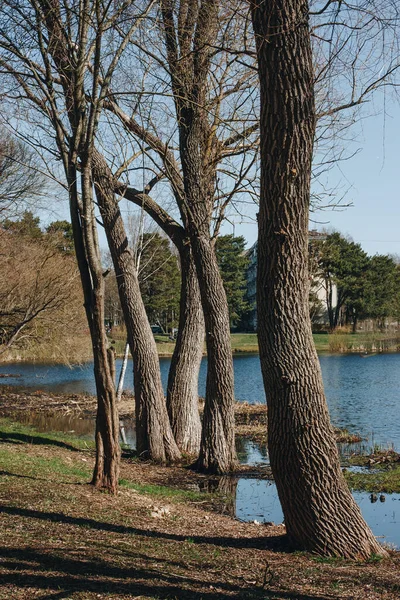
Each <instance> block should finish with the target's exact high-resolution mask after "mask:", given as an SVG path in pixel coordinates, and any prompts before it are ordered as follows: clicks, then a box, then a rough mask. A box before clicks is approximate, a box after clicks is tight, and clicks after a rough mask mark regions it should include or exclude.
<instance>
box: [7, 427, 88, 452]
mask: <svg viewBox="0 0 400 600" xmlns="http://www.w3.org/2000/svg"><path fill="white" fill-rule="evenodd" d="M0 442H3V443H8V444H34V445H38V446H57V447H58V448H65V449H67V450H72V452H79V448H75V446H72V444H68V443H66V442H61V441H59V440H53V439H51V438H46V437H41V436H35V435H26V434H25V433H16V432H15V433H12V432H11V433H5V432H4V431H0Z"/></svg>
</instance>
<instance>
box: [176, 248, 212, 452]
mask: <svg viewBox="0 0 400 600" xmlns="http://www.w3.org/2000/svg"><path fill="white" fill-rule="evenodd" d="M179 254H180V260H181V277H182V285H181V299H180V316H179V328H178V337H177V340H176V344H175V350H174V353H173V356H172V360H171V366H170V370H169V375H168V389H167V409H168V414H169V418H170V422H171V427H172V431H173V434H174V437H175V440H176V443H177V444H178V447H179V448H180V449H181V450H182V451H183V452H186V453H188V454H196V455H197V454H198V452H199V449H200V438H201V421H200V415H199V398H198V395H199V394H198V379H199V370H200V363H201V358H202V355H203V342H204V318H203V311H202V307H201V299H200V292H199V286H198V283H197V275H196V269H195V265H194V262H193V258H192V253H191V249H190V245H189V244H180V245H179Z"/></svg>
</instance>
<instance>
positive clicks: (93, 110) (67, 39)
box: [0, 0, 151, 492]
mask: <svg viewBox="0 0 400 600" xmlns="http://www.w3.org/2000/svg"><path fill="white" fill-rule="evenodd" d="M149 6H151V2H150V3H147V4H146V3H145V2H144V3H143V5H142V6H140V7H138V9H137V10H136V9H135V7H134V6H133V4H132V3H131V2H126V3H121V4H119V5H115V6H114V4H112V5H111V4H107V5H103V3H102V2H100V1H99V0H93V1H91V0H84V1H83V2H79V3H78V2H76V3H72V4H65V3H62V2H60V1H59V0H26V1H24V2H14V1H13V0H10V1H7V2H4V3H2V6H1V8H2V12H1V15H0V18H1V22H0V47H1V49H2V56H1V60H0V66H1V68H2V73H3V75H5V80H6V82H7V84H8V90H7V91H6V94H5V95H6V96H7V97H8V98H9V99H10V100H11V101H13V100H15V99H18V100H19V101H20V102H21V103H24V104H25V105H27V106H28V107H29V108H30V109H31V112H32V108H33V109H34V110H35V111H36V112H38V113H39V114H40V116H41V118H42V119H43V117H45V119H46V120H47V127H48V124H50V125H51V130H52V132H53V135H54V137H55V140H56V147H55V148H54V145H53V144H50V151H52V152H53V155H54V156H55V158H58V159H59V160H61V162H62V164H63V168H64V173H65V178H66V182H67V186H66V187H67V190H68V195H69V200H70V212H71V222H72V228H73V234H74V244H75V252H76V257H77V261H78V266H79V270H80V274H81V281H82V287H83V292H84V298H85V309H86V315H87V320H88V324H89V329H90V333H91V339H92V347H93V357H94V373H95V379H96V388H97V398H98V412H97V419H96V449H97V452H96V465H95V469H94V474H93V481H92V482H93V484H94V485H96V486H97V487H105V488H107V489H109V490H110V491H112V492H115V491H116V489H117V485H118V471H119V455H120V450H119V443H118V430H119V422H118V414H117V409H116V402H115V382H114V379H113V371H114V369H113V367H114V366H113V364H112V362H113V361H111V363H110V362H109V359H108V353H107V337H106V332H105V324H104V277H103V270H102V265H101V256H100V249H99V242H98V237H97V229H96V214H95V206H94V199H93V185H92V158H93V152H94V141H95V136H96V131H97V129H98V124H99V118H100V115H101V110H102V105H103V101H104V98H105V97H106V95H107V93H108V89H109V84H110V80H111V77H112V74H113V72H114V70H115V69H116V67H117V65H118V61H119V59H120V58H121V55H122V53H123V51H124V49H125V47H126V45H127V44H128V43H129V40H130V38H131V36H132V34H133V32H134V30H135V28H136V27H137V24H138V23H139V22H140V20H141V19H142V18H143V17H144V15H145V14H146V11H147V10H148V8H149ZM127 16H129V19H130V23H131V24H130V27H129V28H128V31H127V32H126V34H125V35H124V36H123V37H122V39H119V40H118V42H117V44H114V43H113V33H112V31H111V26H115V27H117V26H118V23H119V22H125V19H126V18H127ZM107 44H108V45H107ZM100 74H101V75H102V78H101V79H100ZM7 76H8V77H7ZM89 80H90V87H89V89H90V91H88V88H87V84H88V82H89ZM29 108H28V110H29ZM37 127H38V130H39V132H41V131H42V130H43V129H45V128H44V127H43V125H38V124H37Z"/></svg>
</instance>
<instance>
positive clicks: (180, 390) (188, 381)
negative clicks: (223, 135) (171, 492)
mask: <svg viewBox="0 0 400 600" xmlns="http://www.w3.org/2000/svg"><path fill="white" fill-rule="evenodd" d="M115 188H116V189H117V191H118V193H121V194H122V195H123V196H124V197H125V198H126V199H127V200H130V201H131V202H134V203H135V204H136V205H138V206H140V207H142V208H143V210H145V211H146V212H147V214H148V215H149V216H150V217H151V218H152V219H154V221H155V222H156V223H157V225H158V226H159V227H160V228H161V229H162V230H163V231H164V233H165V234H166V235H167V236H168V237H169V238H170V239H171V241H172V242H173V243H174V244H175V246H176V248H177V250H178V252H179V257H180V262H181V276H182V283H181V299H180V315H179V329H178V337H177V340H176V344H175V349H174V353H173V356H172V360H171V366H170V370H169V375H168V388H167V408H168V414H169V418H170V423H171V427H172V431H173V433H174V436H175V440H176V442H177V445H178V447H179V448H180V450H182V451H183V452H187V453H189V454H198V452H199V449H200V437H201V421H200V416H199V406H198V374H199V369H200V363H201V358H202V350H203V341H204V318H203V311H202V306H201V298H200V292H199V285H198V282H197V275H196V267H195V264H194V261H193V253H192V251H191V247H190V242H189V239H188V236H187V232H186V231H185V229H184V228H183V227H182V226H181V225H179V224H178V223H177V222H176V221H174V220H173V219H172V218H171V217H170V215H169V214H168V213H166V212H165V211H164V210H163V209H162V208H161V207H160V206H159V205H158V204H157V203H156V202H154V200H153V199H152V198H151V197H150V196H149V195H148V194H144V193H141V192H139V191H138V190H133V189H132V188H125V187H124V186H123V185H120V184H116V186H115Z"/></svg>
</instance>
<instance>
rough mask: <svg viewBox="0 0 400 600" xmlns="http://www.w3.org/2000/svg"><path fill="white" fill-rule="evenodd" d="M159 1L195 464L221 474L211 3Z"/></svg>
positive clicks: (223, 412)
mask: <svg viewBox="0 0 400 600" xmlns="http://www.w3.org/2000/svg"><path fill="white" fill-rule="evenodd" d="M160 4H161V12H162V19H163V27H164V36H165V45H166V50H167V56H168V66H169V69H170V74H171V86H172V92H173V96H174V102H175V109H176V120H177V125H178V130H179V153H180V159H181V166H182V175H183V188H184V189H183V192H184V193H183V194H182V195H181V196H179V197H177V200H178V205H179V209H180V212H181V217H182V221H183V223H184V226H185V229H186V230H187V232H188V235H189V239H190V244H191V248H192V252H193V258H194V262H195V265H196V272H197V279H198V282H199V288H200V296H201V302H202V307H203V313H204V322H205V326H206V342H207V358H208V365H207V383H206V398H205V406H204V416H203V430H202V437H201V445H200V454H199V458H198V460H197V462H196V464H195V466H196V468H198V469H199V470H202V471H206V472H211V473H225V472H229V471H230V470H232V469H233V468H234V467H235V466H236V463H237V458H236V449H235V433H234V388H233V361H232V351H231V342H230V327H229V312H228V303H227V301H226V295H225V290H224V287H223V283H222V278H221V275H220V272H219V268H218V263H217V258H216V254H215V249H214V245H213V242H212V239H211V232H210V226H211V220H212V216H213V210H214V194H215V186H216V163H217V160H216V157H217V155H218V142H217V138H216V135H215V128H214V127H213V126H212V125H211V124H210V121H209V114H208V112H207V109H206V106H207V90H208V78H209V76H210V68H211V56H212V53H213V46H214V44H215V43H216V39H217V30H218V2H216V0H204V1H203V2H201V3H200V4H199V3H198V2H197V0H186V1H185V2H180V3H176V2H171V1H170V0H162V1H161V3H160ZM187 14H190V15H191V17H190V18H187V17H186V16H185V15H187ZM176 17H177V19H176Z"/></svg>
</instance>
